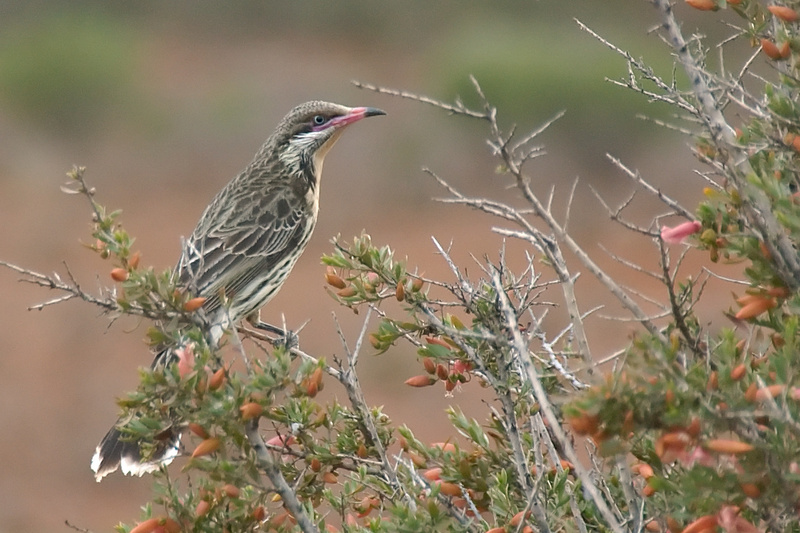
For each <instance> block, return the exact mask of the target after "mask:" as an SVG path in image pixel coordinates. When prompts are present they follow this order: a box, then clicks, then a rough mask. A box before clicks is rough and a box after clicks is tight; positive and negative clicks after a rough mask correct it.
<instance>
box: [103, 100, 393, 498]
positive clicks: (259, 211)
mask: <svg viewBox="0 0 800 533" xmlns="http://www.w3.org/2000/svg"><path fill="white" fill-rule="evenodd" d="M385 114H386V113H385V112H384V111H382V110H380V109H377V108H374V107H346V106H343V105H339V104H334V103H330V102H323V101H311V102H306V103H304V104H301V105H299V106H297V107H295V108H294V109H292V110H291V111H290V112H289V113H288V114H287V115H286V116H285V117H284V118H283V119H282V120H281V121H280V123H279V124H278V126H277V128H276V129H275V131H274V132H273V133H272V135H270V136H269V138H268V139H267V140H266V142H265V143H264V144H263V146H262V147H261V148H260V149H259V150H258V152H257V153H256V155H255V157H254V158H253V160H252V162H251V163H250V164H249V165H248V166H247V167H246V168H245V169H244V170H243V171H242V172H241V173H239V174H238V175H237V176H236V177H235V178H233V179H232V180H231V181H230V182H229V183H228V184H227V185H226V186H225V187H224V188H223V189H222V190H221V191H220V192H219V193H217V195H216V196H215V197H214V199H213V200H212V201H211V203H210V204H209V205H208V206H207V207H206V209H205V211H204V212H203V214H202V215H201V216H200V220H199V221H198V223H197V226H196V227H195V229H194V231H193V232H192V234H191V236H190V237H189V238H188V239H185V240H184V242H183V246H182V251H181V256H180V259H179V261H178V264H177V266H176V267H175V268H174V270H173V279H175V280H177V285H178V286H179V287H181V288H182V289H184V290H186V291H187V292H189V293H190V294H192V295H193V296H195V297H201V298H205V301H203V304H202V314H203V316H204V323H205V324H206V325H207V326H208V327H207V332H206V335H207V337H208V339H207V340H208V343H209V346H217V344H218V342H219V340H220V339H221V338H222V337H223V335H224V333H225V331H227V330H228V329H229V328H231V327H234V326H235V325H236V324H237V323H239V322H240V321H242V320H245V319H247V320H249V321H251V322H254V321H258V324H259V325H261V326H264V327H265V329H268V330H271V331H273V332H275V333H277V332H282V331H283V330H282V329H279V328H276V327H274V326H269V325H268V324H265V323H263V322H260V321H259V320H258V313H259V311H260V309H261V307H262V306H264V305H265V304H266V303H267V302H269V301H270V300H271V299H272V298H273V297H274V296H275V294H276V293H277V292H278V290H279V289H280V288H281V286H282V285H283V284H284V282H285V281H286V278H287V276H288V275H289V272H290V271H291V270H292V267H294V265H295V263H296V262H297V260H298V258H299V257H300V255H301V254H302V253H303V250H304V249H305V248H306V245H307V244H308V242H309V240H310V238H311V234H312V232H313V231H314V226H315V225H316V222H317V214H318V212H319V191H320V177H321V174H322V166H323V162H324V159H325V156H326V155H327V153H328V151H329V150H330V149H331V147H333V145H334V144H335V143H336V141H337V140H338V139H339V138H340V136H341V134H342V132H343V131H344V130H345V129H346V128H347V127H348V126H349V125H351V124H353V123H355V122H358V121H360V120H362V119H364V118H366V117H372V116H377V115H385ZM254 323H255V322H254ZM176 351H177V348H176V347H171V348H164V349H162V350H161V351H159V352H158V353H157V354H156V355H155V358H154V360H153V364H152V368H154V369H155V368H159V367H164V366H166V365H168V364H170V362H171V361H174V360H176V359H177V358H176V356H175V352H176ZM123 423H124V421H123V420H122V419H120V420H118V421H117V423H116V424H115V425H114V426H113V427H112V428H111V429H110V430H109V431H108V433H107V434H106V435H105V437H104V438H103V439H102V440H101V441H100V444H98V446H97V448H96V450H95V453H94V456H93V457H92V461H91V468H92V470H93V471H94V474H95V479H96V480H97V481H98V482H99V481H101V480H102V479H103V477H105V476H106V475H108V474H110V473H111V472H114V471H115V470H117V469H118V468H119V469H121V470H122V472H123V473H124V474H126V475H138V476H141V475H143V474H145V473H148V472H153V471H155V470H157V469H158V468H160V467H161V466H162V465H166V464H169V463H170V462H171V461H172V460H173V459H174V458H175V457H176V456H177V455H178V446H179V442H180V436H181V428H180V427H177V428H169V429H168V430H166V432H165V435H160V436H159V440H158V442H156V443H155V446H153V445H152V444H153V443H151V448H153V449H152V453H150V454H149V456H148V457H147V458H144V457H143V454H142V453H141V450H140V446H141V443H139V442H134V441H132V440H128V439H126V438H125V437H124V436H123V433H122V431H121V430H120V427H119V426H120V425H122V424H123ZM162 437H164V438H162Z"/></svg>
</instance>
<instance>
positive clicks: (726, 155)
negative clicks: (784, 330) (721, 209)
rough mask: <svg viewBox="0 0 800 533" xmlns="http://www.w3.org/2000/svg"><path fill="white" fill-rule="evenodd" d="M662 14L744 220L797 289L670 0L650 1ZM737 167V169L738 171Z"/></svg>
mask: <svg viewBox="0 0 800 533" xmlns="http://www.w3.org/2000/svg"><path fill="white" fill-rule="evenodd" d="M650 1H651V2H652V3H653V5H654V6H655V7H656V8H657V9H658V10H659V12H660V13H661V20H662V25H663V28H664V30H665V31H666V33H667V39H668V41H669V43H670V45H671V46H672V48H673V50H675V53H676V54H677V56H678V60H679V61H680V63H681V65H682V66H683V68H684V70H685V71H686V74H687V75H688V76H689V80H690V81H691V84H692V92H693V94H694V95H695V96H696V98H697V100H698V102H699V104H700V108H699V109H698V110H697V113H696V115H697V116H698V117H699V118H700V119H701V120H702V121H703V123H704V124H705V126H706V129H707V131H708V133H709V134H710V135H711V139H712V140H713V142H714V144H715V145H716V147H717V150H718V153H719V157H720V161H721V163H722V165H723V167H725V168H726V169H727V172H726V175H727V176H728V177H729V178H730V179H731V180H732V181H733V183H735V185H736V186H737V187H738V188H739V189H740V191H742V192H746V193H747V194H748V196H749V197H750V200H751V201H752V205H751V204H750V203H749V202H745V203H744V204H743V209H744V210H745V212H746V213H747V218H748V219H749V220H750V221H751V223H752V224H753V226H754V227H755V228H756V229H757V230H758V232H759V233H760V234H761V237H762V242H763V243H764V244H765V246H766V247H767V249H768V250H769V251H770V253H771V254H772V257H773V259H774V266H775V269H776V270H777V272H778V274H779V275H780V277H781V280H782V281H783V282H784V283H785V284H786V286H787V287H790V288H792V289H797V288H798V286H800V259H799V258H798V256H797V251H796V250H795V249H794V246H793V245H792V241H791V239H790V238H789V235H787V234H786V233H785V232H784V231H782V230H781V225H780V224H779V223H778V221H777V220H776V219H775V216H774V214H773V213H772V209H771V208H770V205H769V200H768V199H767V198H766V197H765V196H764V194H763V193H762V192H760V191H758V190H756V189H754V188H753V187H751V186H750V185H749V184H748V182H747V178H746V176H747V175H748V174H749V173H751V172H752V168H751V167H750V164H749V162H748V159H747V154H746V153H744V151H743V149H742V148H741V147H739V146H738V145H737V142H736V136H735V132H734V129H733V128H732V127H731V126H730V125H729V124H728V123H727V121H726V120H725V117H724V115H723V114H722V110H721V108H720V106H719V102H718V99H717V98H716V97H715V96H714V93H713V92H712V90H711V87H710V85H709V78H710V75H709V74H708V73H707V72H706V71H705V70H704V69H703V68H702V67H701V66H700V64H699V62H698V61H697V60H696V59H695V57H694V56H693V55H692V52H691V50H690V49H689V46H688V45H687V43H686V41H685V40H684V38H683V34H682V33H681V29H680V25H679V24H678V21H677V20H675V16H674V15H673V13H672V5H671V4H670V2H669V0H650ZM737 167H738V168H737Z"/></svg>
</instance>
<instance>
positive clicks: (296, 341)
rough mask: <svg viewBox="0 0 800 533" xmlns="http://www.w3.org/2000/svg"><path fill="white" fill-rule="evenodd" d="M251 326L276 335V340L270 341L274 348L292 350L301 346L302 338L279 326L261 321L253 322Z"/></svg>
mask: <svg viewBox="0 0 800 533" xmlns="http://www.w3.org/2000/svg"><path fill="white" fill-rule="evenodd" d="M250 325H251V326H253V327H254V328H256V329H260V330H261V331H266V332H267V333H271V334H272V335H275V338H274V339H271V340H270V342H271V343H272V345H273V346H276V347H277V346H283V347H284V348H286V350H291V349H292V348H298V347H299V346H300V337H298V336H297V334H296V333H295V332H294V331H291V330H288V329H285V328H279V327H278V326H273V325H272V324H268V323H266V322H262V321H261V320H254V321H251V322H250Z"/></svg>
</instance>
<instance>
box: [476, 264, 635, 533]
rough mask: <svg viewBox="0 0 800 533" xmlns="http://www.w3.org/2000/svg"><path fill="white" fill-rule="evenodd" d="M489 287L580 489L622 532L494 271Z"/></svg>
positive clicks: (608, 520)
mask: <svg viewBox="0 0 800 533" xmlns="http://www.w3.org/2000/svg"><path fill="white" fill-rule="evenodd" d="M492 286H493V287H494V289H495V292H496V293H497V298H498V302H499V304H500V310H501V311H502V313H503V315H504V317H505V321H506V328H507V329H508V331H509V334H510V335H511V342H512V344H511V347H512V349H513V350H514V352H516V355H517V358H518V361H519V363H520V365H521V366H522V368H523V369H524V371H525V374H526V375H527V377H528V381H529V382H530V384H531V386H532V387H533V391H534V395H535V397H536V401H537V402H538V403H539V406H540V408H541V412H542V413H543V414H544V417H545V419H547V423H548V424H549V425H550V429H551V431H553V433H554V435H555V437H556V439H557V440H558V443H559V445H560V446H561V449H562V451H563V452H564V454H565V455H566V456H567V459H568V460H569V461H570V462H572V463H573V465H574V466H575V473H576V474H577V476H578V477H579V478H580V480H581V483H582V485H583V489H584V490H585V491H586V493H587V494H588V496H589V497H590V498H591V499H592V500H593V501H594V503H595V505H596V506H597V509H598V511H599V512H600V514H601V515H602V516H603V518H604V519H605V520H606V523H607V524H608V526H609V527H610V528H611V530H612V531H614V532H616V533H623V531H624V529H623V528H622V526H621V525H620V524H619V522H618V521H617V517H616V516H614V512H613V511H612V510H611V508H610V507H609V506H608V503H607V502H606V501H605V498H603V495H602V494H601V493H600V491H599V490H598V489H597V486H596V485H595V483H594V480H593V479H592V478H591V476H590V475H589V472H588V471H587V470H586V469H585V468H584V467H583V465H582V464H581V462H580V459H579V458H578V455H577V453H576V452H575V448H574V447H573V446H572V442H571V440H570V438H569V437H568V436H567V434H566V433H565V432H564V429H563V428H562V427H561V423H560V421H559V420H558V417H557V416H556V413H555V410H554V409H553V405H552V404H551V403H550V399H549V397H548V395H547V391H545V390H544V386H542V382H541V380H540V379H539V375H538V371H537V370H536V367H535V365H534V364H533V361H531V357H530V353H529V352H528V348H527V346H526V345H525V341H524V340H523V339H522V335H521V334H520V332H519V328H517V323H518V321H519V318H518V317H517V316H516V314H515V313H514V310H513V308H512V307H511V302H509V300H508V296H506V293H505V291H504V290H503V284H502V281H501V280H500V275H499V273H497V272H496V271H495V272H494V273H493V275H492Z"/></svg>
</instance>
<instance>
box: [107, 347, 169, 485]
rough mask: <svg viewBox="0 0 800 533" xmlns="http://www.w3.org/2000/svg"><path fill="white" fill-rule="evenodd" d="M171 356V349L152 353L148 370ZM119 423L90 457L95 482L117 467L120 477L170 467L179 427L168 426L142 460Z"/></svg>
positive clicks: (140, 452) (139, 444) (139, 450)
mask: <svg viewBox="0 0 800 533" xmlns="http://www.w3.org/2000/svg"><path fill="white" fill-rule="evenodd" d="M173 356H174V351H173V350H169V349H167V350H162V351H161V352H159V353H158V354H156V356H155V359H154V360H153V365H152V367H153V368H157V367H160V366H166V365H167V364H169V363H170V360H171V359H172V358H173ZM120 422H122V420H118V421H117V423H116V424H114V426H113V427H112V428H111V429H110V430H108V433H106V436H105V437H103V440H101V441H100V444H98V445H97V448H96V449H95V452H94V455H93V456H92V470H93V471H94V477H95V479H96V480H97V481H100V480H102V479H103V478H104V477H105V476H107V475H108V474H110V473H112V472H114V471H115V470H117V469H118V468H119V469H120V470H122V473H123V474H126V475H132V476H133V475H136V476H141V475H143V474H146V473H149V472H153V471H155V470H158V469H159V467H161V466H163V465H168V464H170V463H171V462H172V460H173V459H174V458H175V457H176V456H177V455H178V445H179V444H180V440H181V431H180V429H179V427H176V426H172V427H169V428H167V429H165V430H164V431H162V432H161V433H159V434H158V435H157V436H156V438H155V440H154V442H153V443H152V444H150V446H152V453H150V454H149V457H148V458H147V459H146V460H144V459H142V451H141V443H140V442H138V441H135V440H131V439H130V438H129V437H126V436H125V435H123V433H122V431H120V429H119V425H120ZM148 444H149V443H148Z"/></svg>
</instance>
